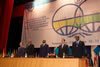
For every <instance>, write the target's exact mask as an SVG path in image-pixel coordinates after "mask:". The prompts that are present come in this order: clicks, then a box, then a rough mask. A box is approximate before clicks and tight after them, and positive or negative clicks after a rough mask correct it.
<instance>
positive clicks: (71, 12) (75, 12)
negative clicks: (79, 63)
mask: <svg viewBox="0 0 100 67" xmlns="http://www.w3.org/2000/svg"><path fill="white" fill-rule="evenodd" d="M82 1H83V0H82ZM84 2H85V1H83V2H82V3H84ZM82 3H81V4H79V5H77V4H65V5H63V6H61V7H60V8H58V9H57V10H56V11H55V13H54V15H53V18H52V26H53V29H54V31H55V32H56V33H57V34H59V35H62V36H69V37H73V36H75V35H77V34H79V35H81V36H83V37H84V36H90V35H91V33H93V32H99V31H100V30H99V29H100V23H99V25H98V26H97V27H95V25H96V24H98V22H100V19H98V17H99V18H100V13H95V14H90V15H84V12H83V10H82V8H81V7H80V6H81V5H82ZM90 26H92V27H90ZM91 28H92V29H91ZM95 28H96V29H95Z"/></svg>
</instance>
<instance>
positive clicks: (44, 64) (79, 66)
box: [0, 58, 86, 67]
mask: <svg viewBox="0 0 100 67" xmlns="http://www.w3.org/2000/svg"><path fill="white" fill-rule="evenodd" d="M0 67H86V58H81V59H79V58H0Z"/></svg>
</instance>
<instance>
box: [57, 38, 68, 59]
mask: <svg viewBox="0 0 100 67" xmlns="http://www.w3.org/2000/svg"><path fill="white" fill-rule="evenodd" d="M58 49H59V50H58V57H64V56H68V45H66V44H65V39H64V38H63V39H62V40H61V45H59V47H58Z"/></svg>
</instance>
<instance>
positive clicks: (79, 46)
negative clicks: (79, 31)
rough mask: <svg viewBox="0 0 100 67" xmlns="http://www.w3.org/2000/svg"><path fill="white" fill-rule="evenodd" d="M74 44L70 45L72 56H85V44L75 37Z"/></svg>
mask: <svg viewBox="0 0 100 67" xmlns="http://www.w3.org/2000/svg"><path fill="white" fill-rule="evenodd" d="M75 40H76V41H75V42H73V44H72V56H74V57H76V58H82V56H84V55H85V44H84V42H83V41H81V40H80V37H79V36H75Z"/></svg>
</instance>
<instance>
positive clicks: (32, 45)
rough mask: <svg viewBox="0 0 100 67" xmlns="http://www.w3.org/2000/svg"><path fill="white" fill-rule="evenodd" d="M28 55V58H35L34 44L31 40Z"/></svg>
mask: <svg viewBox="0 0 100 67" xmlns="http://www.w3.org/2000/svg"><path fill="white" fill-rule="evenodd" d="M26 53H27V56H28V57H35V51H34V44H32V41H31V40H30V41H29V42H28V47H27V48H26Z"/></svg>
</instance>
